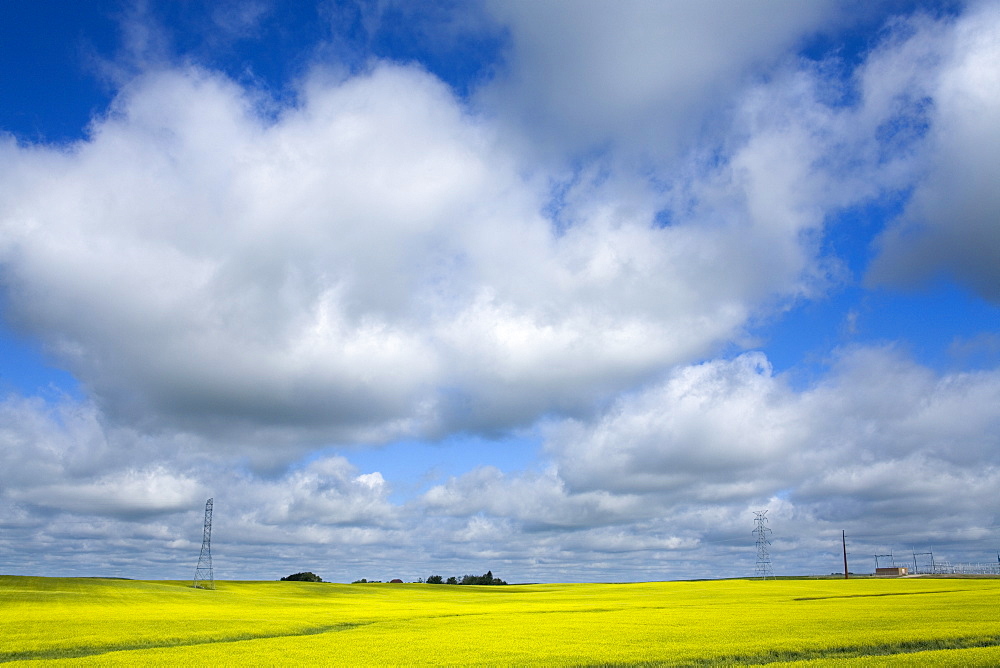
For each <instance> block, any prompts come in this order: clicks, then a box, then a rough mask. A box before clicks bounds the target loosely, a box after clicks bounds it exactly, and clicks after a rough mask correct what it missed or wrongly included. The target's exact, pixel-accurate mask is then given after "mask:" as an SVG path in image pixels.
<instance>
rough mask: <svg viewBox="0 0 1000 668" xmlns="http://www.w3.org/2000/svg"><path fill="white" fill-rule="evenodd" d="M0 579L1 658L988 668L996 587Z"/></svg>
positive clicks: (997, 623)
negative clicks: (210, 585) (201, 584)
mask: <svg viewBox="0 0 1000 668" xmlns="http://www.w3.org/2000/svg"><path fill="white" fill-rule="evenodd" d="M217 586H218V588H217V589H216V590H215V591H206V590H199V589H193V588H192V587H191V583H190V582H171V581H132V580H103V579H87V578H31V577H13V576H0V662H13V663H17V664H19V665H20V664H25V665H35V664H49V663H59V664H85V665H116V666H118V665H121V666H124V665H129V666H134V665H172V666H178V665H184V666H209V665H212V666H216V665H310V664H312V665H317V664H323V665H359V666H360V665H364V666H373V665H378V666H391V665H398V666H414V665H460V666H476V665H484V666H485V665H509V666H528V665H544V666H658V665H667V666H671V665H683V666H711V665H764V664H770V665H808V666H822V665H838V666H840V665H859V666H860V665H864V666H871V665H908V666H926V665H961V666H977V665H982V666H996V665H1000V580H995V579H930V578H928V579H922V578H913V579H891V580H890V579H885V580H882V579H852V580H843V579H840V580H821V579H797V580H769V581H759V580H716V581H690V582H655V583H638V584H547V585H510V586H505V587H504V586H500V587H476V586H447V585H426V584H405V585H399V584H396V585H391V584H358V585H340V584H326V583H305V582H218V583H217Z"/></svg>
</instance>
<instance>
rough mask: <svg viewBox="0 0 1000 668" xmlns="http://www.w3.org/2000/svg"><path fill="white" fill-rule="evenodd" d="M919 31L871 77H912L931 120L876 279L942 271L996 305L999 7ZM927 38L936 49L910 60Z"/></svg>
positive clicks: (880, 83) (898, 281)
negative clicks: (919, 170) (915, 176)
mask: <svg viewBox="0 0 1000 668" xmlns="http://www.w3.org/2000/svg"><path fill="white" fill-rule="evenodd" d="M915 30H917V31H918V32H917V34H916V36H914V37H913V38H912V39H911V40H910V41H909V42H908V43H907V45H906V46H905V47H904V48H903V49H900V51H899V52H898V56H896V57H895V58H888V59H884V60H888V61H889V65H888V66H887V65H886V64H885V63H884V62H883V63H882V67H881V68H879V69H877V70H876V71H874V72H872V73H870V75H869V77H870V81H869V86H868V87H869V89H873V90H878V89H879V88H880V87H884V86H885V81H886V80H887V79H888V80H890V81H891V80H892V79H894V78H899V77H906V78H908V79H910V80H912V83H913V84H914V85H913V86H911V87H910V89H911V90H913V89H915V90H916V91H919V92H922V93H923V95H924V97H920V96H919V94H918V93H911V96H913V97H914V98H915V99H914V100H911V102H915V103H919V104H921V105H923V107H924V108H925V109H922V108H920V107H918V111H919V114H918V115H917V118H916V122H918V123H919V122H920V121H921V120H924V121H925V122H926V124H927V126H928V127H927V129H926V132H927V137H926V142H925V144H924V145H923V146H921V147H920V149H919V150H920V152H921V156H920V157H921V160H922V165H923V170H924V173H923V174H922V178H921V179H920V181H919V182H918V183H917V184H916V188H915V190H914V192H913V195H912V199H911V201H910V203H909V205H908V206H907V209H906V211H904V213H903V215H902V216H901V218H900V220H899V221H898V223H897V224H896V225H895V226H893V227H891V228H890V229H888V230H887V231H886V232H885V233H884V234H883V236H882V238H881V240H880V249H881V256H880V257H879V258H878V260H877V261H876V263H875V265H874V266H873V268H872V272H871V279H872V280H873V281H878V282H886V283H890V284H895V285H913V284H914V283H919V282H923V281H927V280H930V279H934V278H936V277H937V276H938V275H939V274H940V273H942V272H944V273H946V274H947V275H950V276H954V277H955V278H957V279H958V280H959V281H961V282H963V283H965V284H967V285H968V286H969V287H970V288H972V289H973V290H975V291H976V292H977V293H978V294H979V295H981V296H982V297H984V298H985V299H988V300H990V301H992V302H994V303H997V302H1000V287H998V286H1000V274H998V269H997V267H1000V250H998V249H1000V225H998V224H997V219H998V216H1000V190H998V189H997V187H996V175H997V173H998V172H1000V161H998V158H997V155H998V154H1000V129H998V128H997V125H996V123H993V122H992V119H994V118H996V117H997V116H998V115H1000V74H998V72H997V68H996V65H995V63H996V62H997V59H998V58H1000V5H997V4H996V3H995V2H994V3H990V2H986V3H979V4H978V5H977V6H974V7H973V8H972V9H971V10H970V11H969V12H968V13H967V14H966V15H964V16H962V17H961V18H960V19H958V20H957V21H956V22H955V24H954V26H948V30H946V31H942V28H941V26H940V25H939V24H929V25H927V24H924V23H918V24H917V25H916V27H915ZM928 44H930V45H933V46H936V47H937V48H936V49H935V50H933V51H931V52H930V53H929V54H928V53H924V54H922V56H923V57H912V56H914V55H921V54H914V53H913V52H914V51H917V50H918V49H920V48H921V47H923V48H926V45H928ZM905 56H911V57H910V58H908V59H906V60H902V59H903V57H905ZM929 60H930V61H931V62H928V61H929ZM928 65H930V68H928ZM911 117H912V114H911ZM893 130H894V131H898V128H893ZM904 130H905V128H904Z"/></svg>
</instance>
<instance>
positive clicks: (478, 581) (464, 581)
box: [425, 571, 507, 585]
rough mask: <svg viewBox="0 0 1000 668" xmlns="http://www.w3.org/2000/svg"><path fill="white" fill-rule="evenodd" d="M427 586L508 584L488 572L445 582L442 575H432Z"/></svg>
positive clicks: (451, 578)
mask: <svg viewBox="0 0 1000 668" xmlns="http://www.w3.org/2000/svg"><path fill="white" fill-rule="evenodd" d="M425 582H426V583H427V584H432V585H439V584H449V585H505V584H507V583H506V582H504V581H503V580H501V579H500V578H495V577H493V571H486V573H484V574H483V575H463V576H462V577H461V578H456V577H454V576H452V577H450V578H448V579H447V580H445V579H444V578H442V577H441V576H440V575H432V576H430V577H429V578H427V580H425Z"/></svg>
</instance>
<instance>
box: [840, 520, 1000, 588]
mask: <svg viewBox="0 0 1000 668" xmlns="http://www.w3.org/2000/svg"><path fill="white" fill-rule="evenodd" d="M840 541H841V543H843V545H844V579H845V580H847V579H849V578H850V575H849V574H848V570H847V531H846V530H842V531H841V532H840ZM997 559H998V560H1000V555H997Z"/></svg>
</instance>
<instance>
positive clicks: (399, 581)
mask: <svg viewBox="0 0 1000 668" xmlns="http://www.w3.org/2000/svg"><path fill="white" fill-rule="evenodd" d="M904 570H905V569H904ZM389 584H392V585H394V584H403V581H402V580H400V579H399V578H396V579H394V580H389Z"/></svg>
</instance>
